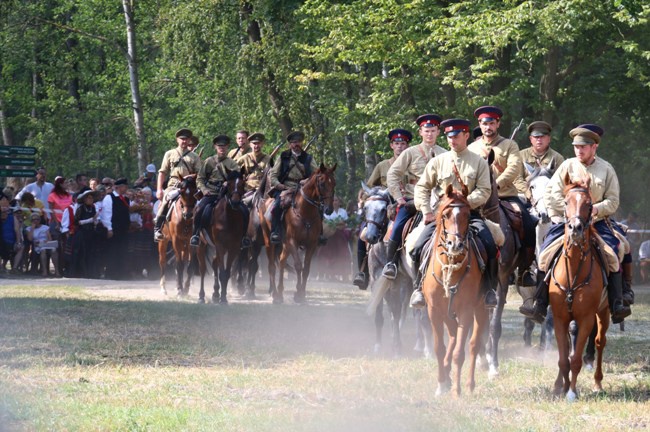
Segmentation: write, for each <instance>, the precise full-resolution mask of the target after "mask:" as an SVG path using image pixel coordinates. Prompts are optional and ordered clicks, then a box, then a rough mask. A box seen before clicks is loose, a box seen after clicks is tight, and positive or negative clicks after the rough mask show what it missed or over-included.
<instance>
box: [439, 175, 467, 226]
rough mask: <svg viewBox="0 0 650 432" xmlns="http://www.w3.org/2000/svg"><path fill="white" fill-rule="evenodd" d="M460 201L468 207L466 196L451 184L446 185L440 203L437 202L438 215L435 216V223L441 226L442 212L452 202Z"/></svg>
mask: <svg viewBox="0 0 650 432" xmlns="http://www.w3.org/2000/svg"><path fill="white" fill-rule="evenodd" d="M458 201H460V202H461V203H462V204H464V205H466V206H467V207H468V208H469V207H470V206H469V201H467V197H466V196H465V195H464V194H463V193H462V192H460V191H458V190H457V189H454V187H453V185H451V184H450V185H448V186H447V189H446V190H445V193H444V195H443V196H442V199H441V200H440V203H439V204H438V215H437V216H436V225H437V226H441V223H442V213H443V212H444V211H445V210H446V209H447V207H449V206H450V205H451V204H452V203H455V202H458Z"/></svg>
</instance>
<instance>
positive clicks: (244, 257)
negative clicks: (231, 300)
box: [235, 249, 248, 296]
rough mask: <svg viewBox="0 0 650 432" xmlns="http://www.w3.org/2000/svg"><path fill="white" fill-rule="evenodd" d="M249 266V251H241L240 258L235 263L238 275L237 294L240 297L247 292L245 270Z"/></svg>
mask: <svg viewBox="0 0 650 432" xmlns="http://www.w3.org/2000/svg"><path fill="white" fill-rule="evenodd" d="M247 264H248V249H241V250H240V251H239V256H238V257H237V260H236V261H235V274H236V275H237V292H238V293H239V295H240V296H243V295H244V293H245V292H246V285H245V282H244V280H245V278H246V275H245V274H244V273H245V269H246V268H247Z"/></svg>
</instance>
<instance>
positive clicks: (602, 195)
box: [544, 157, 620, 222]
mask: <svg viewBox="0 0 650 432" xmlns="http://www.w3.org/2000/svg"><path fill="white" fill-rule="evenodd" d="M566 173H569V175H570V178H571V180H573V181H577V180H580V179H581V178H583V176H584V174H585V173H586V174H587V175H589V177H590V178H591V183H590V187H589V191H590V192H591V200H592V203H593V205H594V207H595V208H597V209H598V214H597V215H596V217H595V222H597V221H599V220H601V219H604V218H606V217H608V216H610V215H613V214H614V213H615V212H616V210H617V209H618V203H619V196H620V188H619V184H618V177H617V176H616V172H615V171H614V167H612V165H611V164H610V163H609V162H607V161H605V160H603V159H601V158H599V157H596V159H595V160H594V163H592V164H591V165H589V166H586V165H583V164H582V163H581V162H580V161H579V160H578V158H571V159H567V160H565V161H564V162H563V163H562V165H560V167H559V168H558V169H557V170H556V171H555V174H553V177H551V181H550V182H549V183H548V185H547V186H546V192H545V193H544V204H546V208H547V209H548V213H549V216H551V217H553V216H560V217H563V216H564V187H565V186H566V184H565V183H564V177H565V176H566Z"/></svg>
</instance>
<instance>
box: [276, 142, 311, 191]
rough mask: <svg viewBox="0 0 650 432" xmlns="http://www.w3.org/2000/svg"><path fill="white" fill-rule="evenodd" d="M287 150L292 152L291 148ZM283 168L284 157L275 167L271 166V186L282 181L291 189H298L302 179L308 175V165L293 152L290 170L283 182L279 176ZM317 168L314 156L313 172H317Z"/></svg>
mask: <svg viewBox="0 0 650 432" xmlns="http://www.w3.org/2000/svg"><path fill="white" fill-rule="evenodd" d="M287 151H289V152H290V153H291V151H290V150H287ZM283 154H286V152H283ZM281 169H282V157H281V158H280V160H278V161H277V162H276V163H275V164H274V165H273V168H271V171H270V172H269V181H270V182H271V188H274V187H275V186H277V185H278V184H280V183H282V184H284V185H285V186H286V187H287V188H289V189H292V188H293V189H297V188H298V186H299V185H300V181H302V180H304V179H305V178H306V177H307V175H306V173H307V170H306V167H305V166H304V165H303V164H302V163H301V162H300V161H299V160H298V159H297V158H296V156H295V155H294V154H293V153H291V155H290V159H289V171H288V173H287V175H286V178H285V179H283V180H284V181H282V182H281V181H280V178H279V177H280V171H281ZM317 170H318V166H317V165H316V162H314V158H311V172H312V173H315V172H316V171H317Z"/></svg>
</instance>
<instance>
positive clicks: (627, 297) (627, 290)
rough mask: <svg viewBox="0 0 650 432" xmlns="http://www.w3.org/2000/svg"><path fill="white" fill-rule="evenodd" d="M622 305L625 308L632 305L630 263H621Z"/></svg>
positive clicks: (632, 292)
mask: <svg viewBox="0 0 650 432" xmlns="http://www.w3.org/2000/svg"><path fill="white" fill-rule="evenodd" d="M622 269H623V270H622V272H623V303H624V304H625V305H626V306H629V305H633V304H634V291H632V261H630V262H623V264H622Z"/></svg>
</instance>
